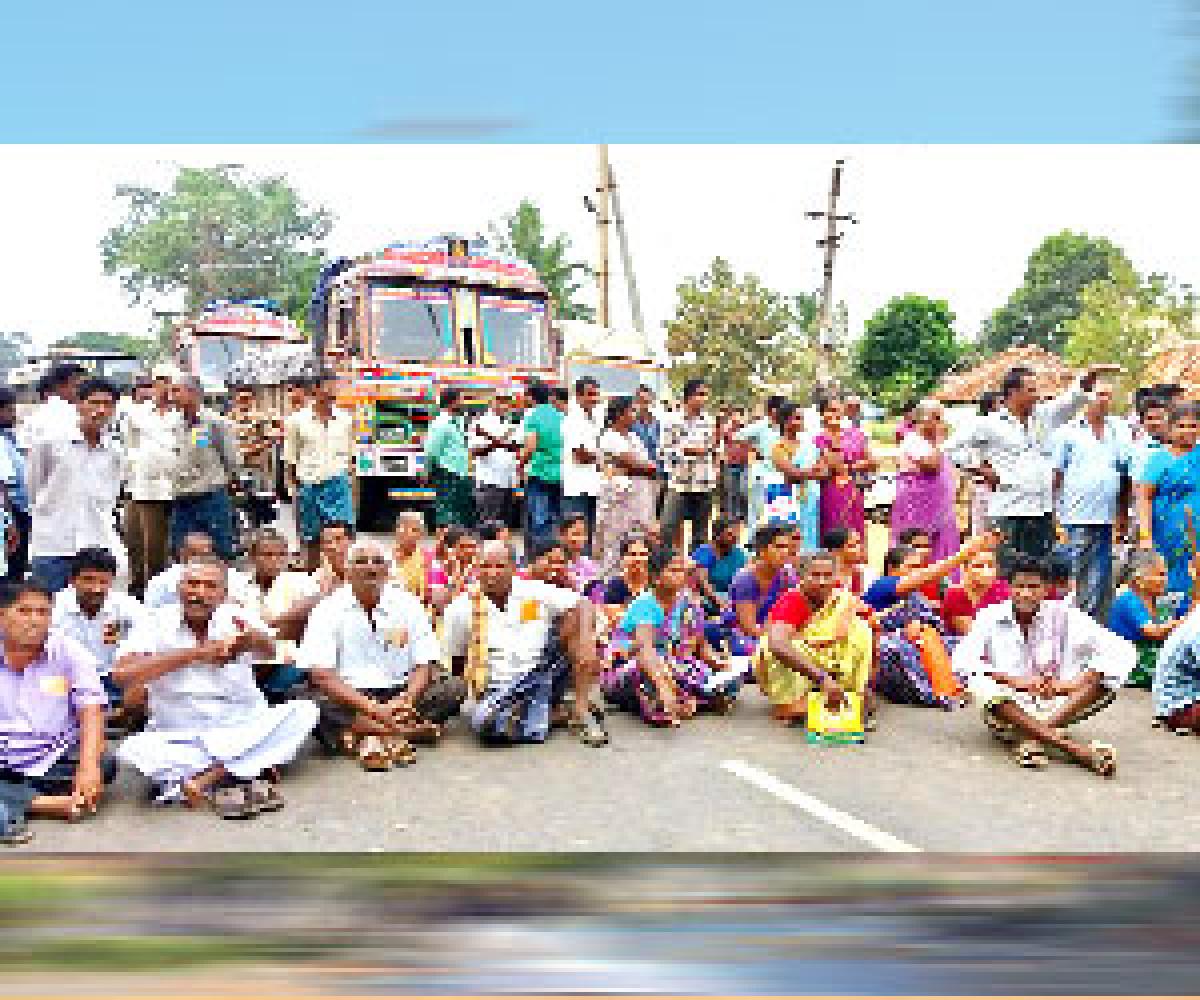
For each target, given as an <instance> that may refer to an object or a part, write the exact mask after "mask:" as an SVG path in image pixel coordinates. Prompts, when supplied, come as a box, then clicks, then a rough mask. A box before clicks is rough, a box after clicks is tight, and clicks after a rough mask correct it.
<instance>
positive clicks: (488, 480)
mask: <svg viewBox="0 0 1200 1000" xmlns="http://www.w3.org/2000/svg"><path fill="white" fill-rule="evenodd" d="M477 428H478V429H479V430H484V431H487V432H488V434H489V435H490V436H491V437H493V438H498V439H499V440H501V441H508V442H512V443H516V442H517V428H516V427H514V426H513V425H512V424H509V423H507V422H506V421H504V420H503V419H501V417H500V416H499V414H497V413H495V412H494V411H493V410H488V411H487V412H486V413H484V414H482V415H481V416H480V417H479V419H478V420H476V421H475V422H474V423H473V424H472V425H471V432H472V433H470V434H469V435H468V437H467V446H468V447H470V448H482V447H483V446H484V445H485V444H488V443H489V442H488V439H487V438H485V437H484V436H483V435H482V434H478V433H475V431H476V429H477ZM473 461H474V463H475V482H476V483H478V484H479V485H480V486H495V487H498V488H499V489H502V490H511V489H516V486H517V455H516V452H512V451H507V450H506V449H504V448H493V449H492V450H491V451H489V452H488V453H487V454H486V455H477V456H475V457H474V459H473Z"/></svg>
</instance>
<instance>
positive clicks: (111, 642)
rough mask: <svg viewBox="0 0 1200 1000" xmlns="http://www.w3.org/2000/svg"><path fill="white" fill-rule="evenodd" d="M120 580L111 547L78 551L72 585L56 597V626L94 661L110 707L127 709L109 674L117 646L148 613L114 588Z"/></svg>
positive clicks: (113, 714)
mask: <svg viewBox="0 0 1200 1000" xmlns="http://www.w3.org/2000/svg"><path fill="white" fill-rule="evenodd" d="M116 576H117V560H116V558H115V557H114V556H113V554H112V553H111V552H109V551H108V549H97V548H92V549H82V550H80V551H79V552H77V553H76V554H75V558H74V559H72V560H71V570H70V583H69V584H68V585H67V587H66V589H65V590H60V591H59V592H58V593H57V594H55V595H54V614H53V619H52V625H53V627H54V628H55V629H57V630H58V631H59V632H62V633H63V634H64V635H69V636H70V637H71V638H72V639H74V640H75V641H76V642H78V643H79V644H80V645H81V646H83V647H84V649H86V650H87V651H88V652H89V653H91V654H92V656H93V657H95V659H96V667H97V671H98V672H99V674H100V679H101V681H103V682H104V690H105V693H106V694H107V695H108V701H109V705H110V706H117V705H122V707H126V706H124V705H123V702H122V699H121V689H120V688H119V687H117V685H116V684H114V683H113V680H112V677H111V676H110V675H111V673H112V665H113V659H114V657H115V654H116V649H117V643H119V642H121V641H123V640H124V639H127V638H128V637H129V635H130V633H131V632H132V631H133V630H134V629H135V628H136V627H138V626H139V625H140V624H141V622H142V618H143V616H144V615H145V609H144V608H143V607H142V605H141V602H140V601H138V599H137V598H136V597H131V596H130V595H129V594H123V593H121V592H120V591H117V590H114V589H113V581H114V580H115V579H116ZM135 700H137V699H135ZM128 707H129V708H132V707H133V705H132V704H131V705H129V706H128ZM118 711H119V710H117V711H112V712H110V713H109V721H110V722H116V721H118V720H117V715H118ZM121 715H122V716H123V715H124V713H123V712H122V713H121Z"/></svg>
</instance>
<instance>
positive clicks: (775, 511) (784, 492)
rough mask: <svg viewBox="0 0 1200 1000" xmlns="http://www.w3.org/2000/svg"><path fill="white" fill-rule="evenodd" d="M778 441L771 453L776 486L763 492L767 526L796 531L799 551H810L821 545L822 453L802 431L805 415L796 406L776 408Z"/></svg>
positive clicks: (790, 404) (774, 484)
mask: <svg viewBox="0 0 1200 1000" xmlns="http://www.w3.org/2000/svg"><path fill="white" fill-rule="evenodd" d="M779 430H780V438H779V440H778V441H777V442H775V446H774V448H772V450H771V461H772V463H773V464H774V466H775V482H769V483H768V484H767V488H766V500H767V504H766V520H767V523H768V524H774V523H779V522H783V523H786V524H791V525H793V526H794V527H795V529H796V531H797V532H798V533H799V536H800V546H801V548H804V549H807V550H809V551H811V550H813V549H815V548H817V545H818V543H819V541H820V517H821V512H820V493H821V490H820V481H821V479H822V478H824V476H825V468H824V465H823V464H822V462H821V453H820V451H819V450H818V448H817V446H816V444H815V443H814V441H813V439H812V437H811V436H810V435H809V434H806V433H805V431H804V411H803V410H802V409H801V408H800V407H799V406H798V405H797V404H795V403H783V404H781V405H780V407H779Z"/></svg>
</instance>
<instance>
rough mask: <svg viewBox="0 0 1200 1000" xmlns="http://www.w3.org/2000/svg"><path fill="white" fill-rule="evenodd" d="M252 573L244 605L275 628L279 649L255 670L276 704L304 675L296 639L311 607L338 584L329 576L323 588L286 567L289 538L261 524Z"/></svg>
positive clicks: (252, 556)
mask: <svg viewBox="0 0 1200 1000" xmlns="http://www.w3.org/2000/svg"><path fill="white" fill-rule="evenodd" d="M250 560H251V566H252V574H251V577H250V582H249V584H248V586H247V588H246V600H245V605H244V606H245V607H246V608H247V609H248V610H250V611H251V612H253V613H254V614H255V615H257V616H258V617H259V618H261V619H262V620H263V621H264V622H265V623H266V624H267V625H269V626H270V627H271V628H273V629H274V630H275V633H276V636H277V639H276V642H275V653H274V655H273V656H270V657H268V658H266V659H264V660H259V661H256V662H255V664H254V672H255V675H256V677H257V678H258V685H259V687H260V688H262V691H263V694H265V695H266V696H267V701H269V702H271V703H272V704H275V703H277V702H280V701H285V700H286V699H287V698H288V697H290V696H291V695H293V694H295V693H296V692H297V690H298V689H299V688H301V687H302V686H303V684H304V682H305V680H306V678H305V675H304V671H302V670H300V669H299V668H298V667H297V666H296V644H297V642H299V640H300V639H301V638H302V637H303V636H304V626H305V625H306V624H307V623H308V616H309V615H310V614H311V613H312V610H313V608H315V607H316V606H317V604H319V603H320V602H321V600H322V599H324V598H325V597H328V596H329V595H330V594H331V593H333V591H334V590H335V589H336V588H337V586H339V584H338V583H337V581H335V580H333V579H332V578H330V579H329V580H327V581H326V582H325V584H324V586H323V588H322V586H321V585H319V584H318V582H317V581H316V580H314V579H313V578H312V577H311V576H309V575H308V574H307V573H299V572H294V571H293V572H288V571H287V565H288V560H289V551H288V543H287V539H285V538H284V537H283V536H282V535H281V534H279V533H278V532H277V531H274V530H272V529H270V528H262V529H260V530H259V531H258V532H257V533H256V534H255V536H254V539H253V540H252V541H251V543H250Z"/></svg>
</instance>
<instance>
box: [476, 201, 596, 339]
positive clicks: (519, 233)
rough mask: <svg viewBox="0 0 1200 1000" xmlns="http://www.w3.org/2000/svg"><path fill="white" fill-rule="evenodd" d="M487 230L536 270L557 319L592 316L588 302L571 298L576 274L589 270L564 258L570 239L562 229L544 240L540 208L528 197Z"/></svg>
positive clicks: (575, 289)
mask: <svg viewBox="0 0 1200 1000" xmlns="http://www.w3.org/2000/svg"><path fill="white" fill-rule="evenodd" d="M491 230H492V239H493V241H494V242H495V244H496V248H497V249H498V250H500V251H501V252H502V253H506V254H510V255H511V256H513V257H518V258H520V259H521V260H523V261H525V262H526V263H527V264H529V265H530V266H531V267H532V268H533V269H534V270H535V271H537V273H538V277H539V278H541V279H542V284H543V285H545V286H546V288H547V290H548V291H549V292H550V298H552V299H553V300H554V311H555V315H556V316H558V318H559V319H580V320H588V321H591V320H593V319H595V315H596V313H595V310H594V309H592V308H591V306H587V305H584V304H583V303H581V302H576V301H575V296H576V295H578V294H579V292H580V290H581V289H582V287H583V286H582V285H581V284H580V282H579V281H578V280H576V275H583V276H585V277H586V276H587V275H588V274H590V273H591V271H590V270H589V269H588V266H587V265H586V264H580V263H573V262H571V261H569V260H567V254H568V253H569V252H570V249H571V241H570V240H569V239H567V236H566V234H565V233H559V234H558V235H557V236H556V237H554V239H552V240H547V237H546V228H545V225H544V224H543V222H542V212H541V209H539V208H538V207H537V205H535V204H534V203H533V202H532V201H530V200H529V199H528V198H525V199H522V201H521V204H519V205H518V206H517V210H516V211H515V212H513V213H512V215H509V216H506V217H505V218H504V220H503V221H502V222H501V223H499V224H493V225H492V227H491Z"/></svg>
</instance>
